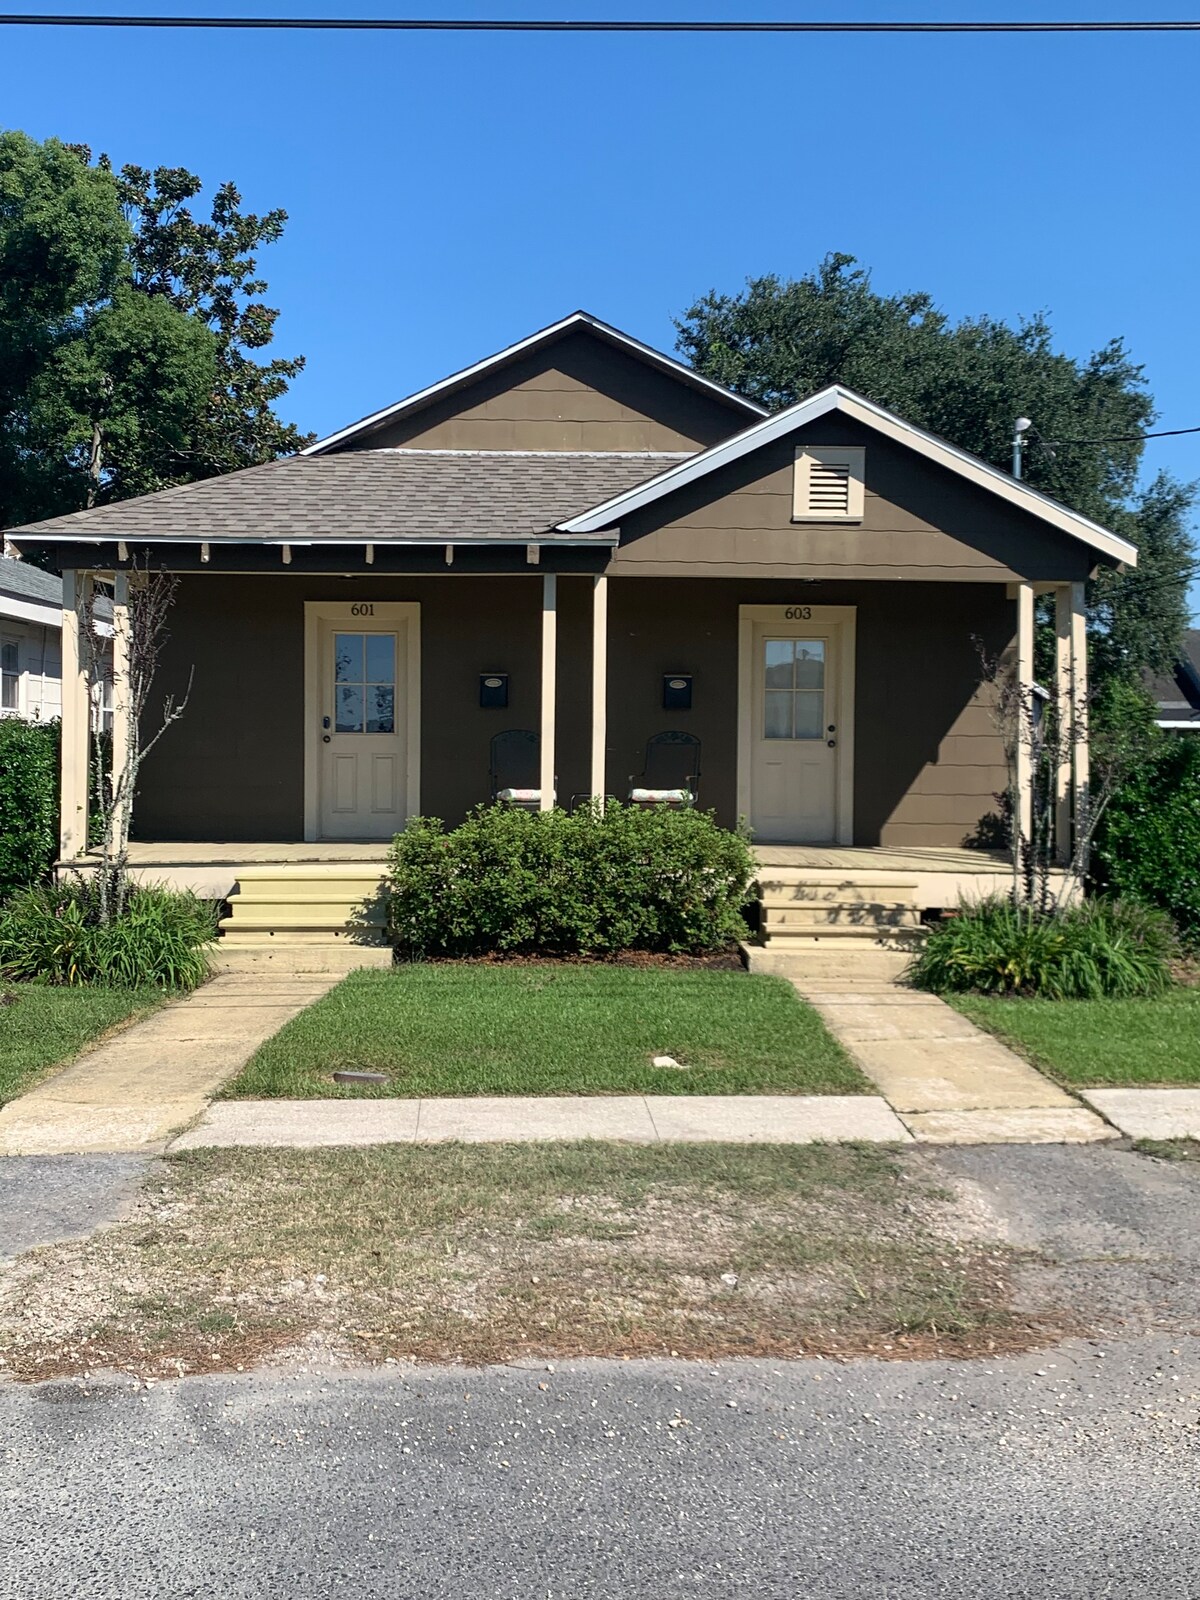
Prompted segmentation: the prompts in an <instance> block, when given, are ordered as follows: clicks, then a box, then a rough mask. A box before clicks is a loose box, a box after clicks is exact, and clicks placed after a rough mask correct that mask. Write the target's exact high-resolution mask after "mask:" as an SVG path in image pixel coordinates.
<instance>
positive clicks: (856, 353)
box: [676, 255, 1195, 679]
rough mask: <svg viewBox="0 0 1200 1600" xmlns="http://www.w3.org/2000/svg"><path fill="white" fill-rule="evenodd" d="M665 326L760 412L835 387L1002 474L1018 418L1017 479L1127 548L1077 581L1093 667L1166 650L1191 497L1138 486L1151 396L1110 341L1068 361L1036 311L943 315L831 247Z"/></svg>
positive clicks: (1145, 659)
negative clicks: (1131, 564) (1097, 573)
mask: <svg viewBox="0 0 1200 1600" xmlns="http://www.w3.org/2000/svg"><path fill="white" fill-rule="evenodd" d="M676 326H677V329H678V333H679V339H678V348H679V349H680V351H681V352H682V353H683V354H684V355H685V356H686V357H687V358H688V359H689V360H690V361H691V362H692V364H693V365H694V366H696V367H697V368H698V369H699V370H700V371H701V372H703V373H705V374H706V375H707V376H708V377H711V378H715V379H717V380H718V381H719V382H721V383H725V384H728V385H729V386H730V387H731V388H733V389H736V390H738V391H739V392H740V393H742V394H746V395H749V396H750V397H751V398H753V399H755V400H758V401H760V402H761V403H762V404H764V405H766V406H768V407H771V408H772V409H774V408H777V407H780V406H785V405H788V404H790V403H791V402H793V401H795V400H798V399H801V398H803V397H804V396H805V395H808V394H811V393H812V392H813V391H814V390H817V389H820V388H823V387H824V386H825V385H826V384H829V383H834V382H837V383H843V384H846V385H847V386H848V387H850V388H852V389H857V390H858V391H859V392H860V393H862V394H864V395H866V396H867V397H868V398H869V399H871V400H874V401H876V402H877V403H878V404H880V405H884V406H887V407H889V408H890V409H892V410H894V411H897V412H899V413H900V415H901V416H904V417H906V418H908V419H909V420H910V421H912V422H915V423H917V424H919V425H920V426H922V427H925V428H929V429H930V430H931V431H932V432H934V433H938V434H941V435H942V436H943V437H944V438H947V439H950V440H952V441H953V442H954V443H955V444H957V445H960V446H961V447H963V448H965V449H967V450H971V451H973V452H974V453H975V454H976V455H979V456H982V457H983V458H984V459H985V460H987V461H991V462H993V463H994V464H995V465H997V466H1000V467H1003V468H1006V469H1007V468H1008V466H1009V465H1010V461H1011V440H1012V431H1013V422H1014V420H1015V419H1016V418H1017V417H1018V416H1020V415H1025V416H1027V417H1030V418H1031V419H1033V422H1034V425H1035V426H1034V428H1033V430H1031V433H1030V435H1029V436H1028V437H1029V442H1028V448H1027V450H1026V452H1025V463H1024V466H1025V476H1026V477H1027V478H1028V480H1029V481H1030V482H1031V483H1033V484H1035V485H1036V486H1037V487H1038V488H1040V489H1043V490H1045V491H1046V493H1048V494H1052V495H1054V496H1055V497H1056V498H1057V499H1059V500H1062V501H1063V502H1065V503H1066V504H1067V505H1069V506H1071V507H1072V508H1073V509H1075V510H1077V511H1080V512H1083V513H1084V514H1085V515H1086V516H1089V517H1092V518H1094V519H1095V520H1096V521H1098V522H1102V523H1104V524H1105V525H1107V526H1109V527H1112V528H1113V529H1114V530H1115V531H1117V532H1120V533H1122V534H1124V535H1126V536H1127V537H1129V538H1130V539H1132V540H1133V541H1134V543H1136V544H1137V545H1138V546H1139V565H1138V568H1137V570H1136V571H1134V572H1129V573H1125V574H1113V573H1105V574H1103V575H1101V577H1099V578H1098V579H1097V580H1096V582H1095V583H1093V585H1092V586H1091V594H1090V601H1089V606H1090V614H1091V629H1092V634H1093V657H1094V660H1095V663H1096V668H1097V672H1098V675H1099V676H1100V678H1101V679H1104V678H1111V677H1113V676H1114V675H1118V676H1121V677H1126V678H1133V677H1136V675H1137V674H1138V673H1139V672H1140V671H1141V670H1143V669H1145V668H1149V669H1151V670H1155V671H1158V670H1162V669H1164V668H1165V667H1167V666H1168V665H1169V663H1170V662H1171V661H1172V660H1173V659H1174V657H1175V654H1176V652H1177V651H1178V648H1179V644H1180V636H1181V634H1182V631H1183V628H1184V627H1185V626H1186V623H1187V615H1188V610H1187V586H1188V582H1189V580H1190V578H1191V577H1192V576H1193V575H1194V571H1195V552H1194V548H1193V545H1192V541H1191V537H1190V534H1189V531H1188V511H1189V508H1190V506H1191V503H1192V498H1193V491H1192V489H1191V487H1190V486H1187V485H1183V484H1180V483H1178V482H1176V481H1174V480H1173V479H1171V478H1170V477H1168V476H1167V475H1165V474H1164V475H1160V476H1159V477H1158V478H1157V479H1156V480H1155V481H1154V482H1153V483H1152V484H1151V485H1150V487H1149V488H1148V489H1144V490H1139V488H1138V469H1139V466H1140V463H1141V457H1142V450H1143V446H1142V442H1141V435H1142V434H1144V433H1145V432H1146V430H1147V429H1148V428H1149V427H1150V425H1151V424H1152V422H1153V420H1154V404H1153V400H1152V399H1151V397H1150V395H1149V393H1148V392H1147V389H1146V385H1145V381H1144V378H1143V374H1142V369H1141V368H1140V367H1139V366H1137V365H1136V364H1135V363H1134V362H1133V361H1132V360H1131V359H1130V357H1129V355H1128V353H1127V351H1126V350H1125V347H1124V345H1123V344H1122V342H1121V341H1120V340H1119V339H1114V340H1112V341H1111V342H1110V343H1108V344H1106V345H1105V346H1104V347H1103V348H1102V349H1100V350H1098V351H1096V352H1095V353H1094V354H1092V355H1090V356H1089V357H1088V358H1087V359H1086V360H1084V361H1078V360H1075V359H1074V358H1072V357H1070V356H1067V355H1064V354H1063V353H1062V352H1061V351H1058V350H1056V349H1055V347H1054V340H1053V335H1052V331H1051V328H1050V325H1049V323H1048V322H1047V320H1046V319H1045V317H1043V316H1036V317H1032V318H1030V319H1028V320H1027V321H1023V322H1021V323H1019V324H1018V325H1017V326H1016V327H1011V326H1009V325H1008V324H1007V323H1005V322H1001V321H998V320H997V319H995V318H991V317H975V318H967V319H964V320H963V321H961V322H956V323H955V322H951V321H950V320H949V319H948V318H947V317H946V316H945V315H944V314H943V313H942V312H940V311H939V310H938V309H937V307H936V306H935V305H934V302H933V300H932V298H931V297H930V296H929V295H928V294H924V293H917V294H899V295H883V294H879V293H877V292H876V290H875V289H874V288H872V286H871V281H870V277H869V275H868V274H867V273H866V272H865V271H864V270H862V269H861V268H860V267H859V266H858V265H857V263H856V262H855V260H854V258H853V257H851V256H846V255H830V256H827V257H826V258H825V260H824V261H823V262H822V263H821V265H820V266H819V267H818V268H817V270H816V271H815V272H813V273H810V274H808V275H807V276H805V277H802V278H798V279H792V280H784V279H781V278H778V277H764V278H753V279H751V280H750V281H749V282H748V284H747V287H746V289H745V292H744V293H742V294H738V295H723V294H717V293H715V292H714V293H710V294H707V295H705V296H704V297H703V298H702V299H700V300H698V301H696V303H695V304H694V305H692V306H691V307H690V308H689V309H688V310H687V311H686V312H685V313H684V315H683V317H682V318H681V319H680V320H679V321H678V322H677V324H676Z"/></svg>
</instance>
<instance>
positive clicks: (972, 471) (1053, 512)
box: [558, 384, 1137, 567]
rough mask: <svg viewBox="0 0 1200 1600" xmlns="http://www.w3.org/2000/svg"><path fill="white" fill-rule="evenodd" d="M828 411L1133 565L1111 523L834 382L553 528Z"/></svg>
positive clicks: (574, 529)
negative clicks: (1063, 502)
mask: <svg viewBox="0 0 1200 1600" xmlns="http://www.w3.org/2000/svg"><path fill="white" fill-rule="evenodd" d="M832 412H838V413H840V414H841V415H843V416H847V417H850V418H852V419H853V420H854V421H856V422H860V423H862V424H863V426H864V427H867V428H873V429H874V430H875V431H876V432H877V433H881V434H883V435H884V436H885V437H886V438H889V439H892V440H894V441H895V442H896V443H897V444H901V445H906V446H907V447H908V448H909V449H910V450H914V451H916V453H917V454H918V455H921V456H924V457H925V458H926V459H927V460H930V461H933V462H936V463H937V465H938V466H942V467H946V468H947V469H948V470H949V471H951V472H956V473H957V474H958V475H959V476H960V477H962V478H966V479H967V480H968V481H969V482H971V483H974V484H976V485H977V486H978V487H979V488H981V489H987V490H988V491H990V492H991V493H992V494H995V495H998V496H999V497H1000V498H1001V499H1002V500H1006V501H1008V503H1009V504H1010V505H1014V506H1017V507H1018V508H1019V509H1020V510H1022V511H1027V512H1029V513H1030V514H1031V515H1032V516H1035V517H1039V518H1040V519H1041V520H1042V521H1043V522H1046V523H1048V524H1049V525H1050V526H1051V527H1054V528H1057V529H1059V531H1060V532H1062V533H1066V534H1069V535H1070V536H1071V537H1072V538H1074V539H1078V540H1080V541H1081V543H1083V544H1085V545H1089V546H1090V547H1091V548H1092V549H1094V550H1098V551H1100V553H1101V554H1102V555H1106V556H1108V557H1109V558H1110V559H1112V560H1114V561H1117V562H1124V563H1125V564H1126V565H1128V566H1131V567H1133V566H1136V565H1137V549H1136V547H1135V546H1134V545H1131V544H1130V543H1129V541H1128V540H1127V539H1122V538H1119V537H1118V535H1117V534H1115V533H1112V532H1110V531H1109V529H1107V528H1102V527H1101V526H1100V524H1099V523H1097V522H1092V521H1091V520H1090V518H1088V517H1081V516H1080V515H1079V514H1078V512H1075V511H1071V510H1069V509H1068V508H1067V507H1066V506H1063V505H1060V504H1059V503H1058V501H1057V500H1051V498H1050V497H1049V495H1044V494H1041V493H1040V492H1039V491H1038V490H1037V489H1032V488H1030V486H1029V485H1028V484H1027V483H1024V482H1022V481H1021V480H1020V479H1018V478H1012V477H1010V476H1009V475H1008V473H1007V472H1001V471H1000V469H999V468H998V467H993V466H992V465H991V464H990V463H989V462H987V461H981V460H980V459H979V457H978V456H973V455H971V454H969V453H968V452H967V451H966V450H960V449H959V448H958V446H957V445H952V444H950V443H948V442H947V441H946V440H945V439H939V438H937V436H936V435H935V434H932V433H926V432H925V430H924V429H923V428H916V427H914V426H913V425H912V423H909V422H905V421H904V419H903V418H902V417H898V416H896V415H895V413H894V412H891V411H885V410H884V408H883V407H882V406H877V405H875V404H874V402H873V401H870V400H866V399H864V398H863V396H862V395H860V394H855V393H854V391H853V390H852V389H844V388H842V387H841V385H840V384H833V385H831V386H830V387H829V388H828V389H822V390H821V392H820V393H819V394H815V395H813V396H812V397H811V398H810V399H808V400H801V401H800V402H799V403H798V404H797V405H794V406H788V407H787V409H786V410H784V411H778V412H776V413H775V415H774V416H772V417H767V418H766V419H765V420H764V421H762V422H756V423H754V424H752V425H751V426H750V427H749V428H746V429H744V430H743V431H742V432H741V433H739V434H735V435H734V437H733V438H732V439H727V440H726V441H725V442H724V443H723V444H715V445H713V446H711V447H710V448H709V449H708V450H701V451H699V452H698V453H697V454H696V455H694V456H690V457H689V458H688V459H687V460H686V461H683V462H681V463H680V464H679V465H677V466H674V467H668V468H667V470H666V471H665V472H660V473H659V474H658V476H657V477H655V478H651V479H650V480H649V481H648V482H646V483H643V484H639V485H638V487H637V488H634V489H628V490H626V491H625V493H623V494H618V495H614V496H613V497H612V499H610V500H606V501H605V502H604V503H603V504H602V505H599V506H596V507H594V508H593V509H592V510H591V511H585V512H584V513H583V514H582V515H581V516H578V517H572V518H570V520H569V521H566V522H560V523H559V525H558V531H559V532H560V533H573V534H580V533H594V532H596V531H597V530H598V529H600V528H605V527H608V526H609V525H610V524H611V523H614V522H618V521H619V520H620V519H621V518H622V517H625V516H628V514H629V513H630V512H631V511H638V510H640V509H641V507H642V506H646V505H649V504H650V503H651V502H652V501H655V500H658V499H661V497H662V496H663V495H666V494H670V493H672V492H673V491H674V490H676V489H681V488H683V487H684V485H685V484H689V483H694V482H695V480H696V479H697V478H702V477H704V476H705V475H706V474H708V473H710V472H715V471H716V470H717V469H718V468H719V467H724V466H728V465H729V463H730V462H732V461H739V460H740V459H741V458H742V457H743V456H746V455H749V454H750V452H751V451H753V450H758V449H760V448H761V447H762V446H763V445H766V444H770V443H772V441H774V440H775V439H779V438H782V437H784V436H785V435H786V434H788V433H791V432H792V431H793V430H794V429H796V428H803V427H805V426H806V425H807V424H808V423H810V422H816V421H818V420H819V419H820V418H821V417H827V416H829V415H830V413H832Z"/></svg>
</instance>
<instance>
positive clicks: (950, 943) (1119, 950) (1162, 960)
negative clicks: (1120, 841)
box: [908, 897, 1175, 1000]
mask: <svg viewBox="0 0 1200 1600" xmlns="http://www.w3.org/2000/svg"><path fill="white" fill-rule="evenodd" d="M1174 947H1175V936H1174V930H1173V928H1172V926H1171V922H1170V919H1169V918H1168V917H1166V916H1165V915H1163V913H1162V912H1158V911H1153V910H1150V909H1147V908H1146V907H1144V906H1140V905H1137V904H1136V903H1134V902H1130V901H1122V900H1089V901H1085V902H1084V903H1083V904H1081V905H1077V906H1070V907H1068V908H1067V909H1065V910H1063V911H1059V912H1041V911H1036V910H1034V909H1032V908H1031V907H1029V906H1017V905H1014V904H1013V903H1012V901H1011V900H1007V899H1002V898H999V897H997V898H995V899H992V900H984V901H982V902H980V904H978V905H972V906H966V907H964V908H963V909H962V910H961V911H960V912H959V914H958V915H957V916H955V917H953V918H951V919H950V920H948V921H947V922H944V923H943V924H941V926H940V927H938V928H935V929H934V931H933V932H932V933H931V934H930V936H929V938H928V940H927V941H926V944H925V947H924V949H923V950H922V951H921V954H920V955H919V956H918V957H917V959H916V961H915V962H914V963H913V965H912V967H911V968H910V969H909V973H908V977H909V980H910V982H912V983H914V984H915V985H916V986H917V987H918V988H921V989H933V990H935V991H938V992H941V993H966V992H968V991H973V992H974V993H976V994H996V995H1041V996H1043V997H1044V998H1046V999H1048V1000H1100V999H1106V998H1107V999H1131V998H1134V997H1136V996H1139V995H1154V994H1161V993H1162V992H1163V990H1165V989H1167V988H1169V987H1170V984H1171V969H1170V961H1171V956H1172V953H1173V951H1174Z"/></svg>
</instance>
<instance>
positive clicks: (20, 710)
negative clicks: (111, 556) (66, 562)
mask: <svg viewBox="0 0 1200 1600" xmlns="http://www.w3.org/2000/svg"><path fill="white" fill-rule="evenodd" d="M62 597H63V587H62V581H61V580H60V579H59V578H57V577H55V576H54V575H53V574H52V573H49V572H43V571H42V569H41V568H40V567H34V566H30V565H29V563H28V562H27V561H18V560H17V559H16V558H15V557H13V556H9V555H0V717H23V718H25V719H26V720H27V721H29V722H52V721H54V719H55V718H56V717H57V716H58V715H59V713H60V711H61V709H62V682H61V679H62V648H61V634H62ZM106 607H107V601H106V600H104V599H103V598H101V599H99V600H98V601H97V604H96V608H95V616H96V626H97V632H98V633H99V634H101V635H102V636H103V635H106V634H111V632H112V626H111V614H110V613H109V612H108V611H107V609H106ZM101 648H102V654H103V655H104V656H105V657H107V655H108V646H107V644H105V645H103V646H102V647H101ZM93 715H94V717H95V718H97V719H98V720H100V721H101V722H102V724H103V725H104V726H110V725H111V722H112V677H111V673H109V672H105V673H104V674H103V676H102V680H101V682H100V683H99V684H98V685H97V688H96V694H95V705H94V712H93Z"/></svg>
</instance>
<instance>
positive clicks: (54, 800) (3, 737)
mask: <svg viewBox="0 0 1200 1600" xmlns="http://www.w3.org/2000/svg"><path fill="white" fill-rule="evenodd" d="M57 853H58V723H57V722H22V721H21V720H20V719H19V718H17V717H0V902H2V901H4V900H6V899H7V898H8V896H9V895H10V894H14V893H15V892H16V891H17V890H18V889H24V888H26V887H27V886H28V885H29V884H31V883H37V882H38V880H39V879H40V878H43V877H45V875H46V873H47V872H48V871H49V869H50V867H51V866H52V865H53V863H54V858H55V856H56V855H57Z"/></svg>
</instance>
